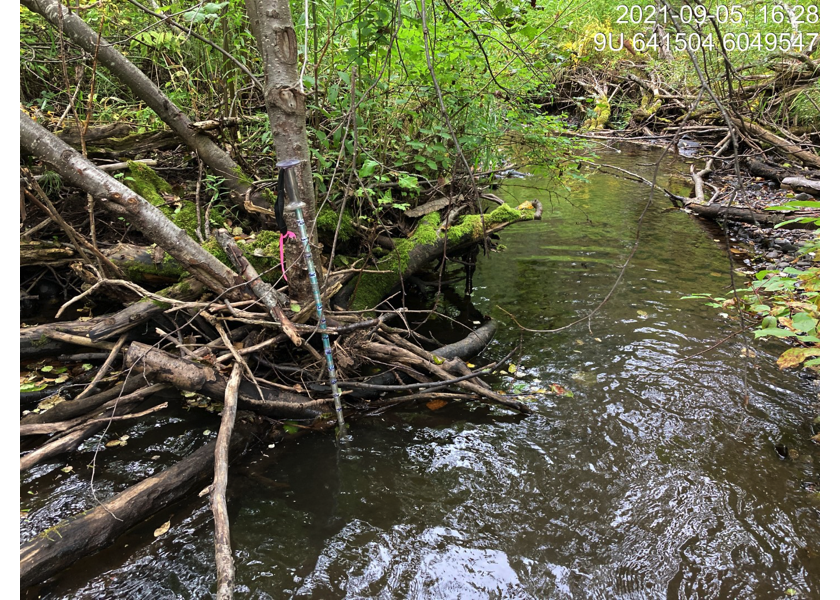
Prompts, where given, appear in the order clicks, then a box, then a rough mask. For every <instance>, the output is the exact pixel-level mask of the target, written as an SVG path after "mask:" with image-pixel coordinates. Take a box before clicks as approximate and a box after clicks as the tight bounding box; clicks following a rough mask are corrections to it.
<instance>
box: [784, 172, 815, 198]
mask: <svg viewBox="0 0 840 600" xmlns="http://www.w3.org/2000/svg"><path fill="white" fill-rule="evenodd" d="M782 187H783V188H788V189H791V190H793V191H794V192H800V193H805V194H811V195H813V196H819V195H820V182H819V181H817V180H814V179H806V178H805V177H785V178H784V179H782Z"/></svg>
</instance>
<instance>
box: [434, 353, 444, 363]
mask: <svg viewBox="0 0 840 600" xmlns="http://www.w3.org/2000/svg"><path fill="white" fill-rule="evenodd" d="M432 362H434V363H435V364H436V365H442V364H443V363H445V362H446V359H443V358H441V357H439V356H435V355H434V354H432Z"/></svg>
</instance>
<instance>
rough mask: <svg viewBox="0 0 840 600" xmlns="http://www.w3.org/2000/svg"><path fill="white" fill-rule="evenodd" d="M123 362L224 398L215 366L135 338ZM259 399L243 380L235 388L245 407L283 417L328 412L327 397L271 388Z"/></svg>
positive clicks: (165, 380)
mask: <svg viewBox="0 0 840 600" xmlns="http://www.w3.org/2000/svg"><path fill="white" fill-rule="evenodd" d="M125 366H126V368H131V369H132V371H133V372H138V371H139V372H141V373H143V376H144V377H146V378H148V379H149V380H151V381H157V382H159V383H168V384H170V385H172V386H174V387H176V388H178V389H181V390H185V391H190V392H198V393H200V394H204V395H205V396H208V397H209V398H211V399H213V400H218V401H222V402H223V401H224V398H225V388H226V387H227V378H226V377H225V376H224V375H222V374H221V373H220V372H219V371H217V370H216V369H213V368H212V367H208V366H202V365H197V364H195V363H193V362H191V361H188V360H184V359H181V358H176V357H174V356H172V355H170V354H168V353H166V352H164V351H162V350H158V349H157V348H154V347H152V346H147V345H146V344H141V343H138V342H135V343H133V344H131V346H130V347H129V349H128V351H127V352H126V354H125ZM263 396H264V397H265V399H263V398H262V397H261V396H260V393H259V391H258V390H257V388H256V386H255V385H254V384H252V383H251V382H248V381H243V382H242V385H241V386H240V389H239V402H240V403H241V404H242V406H243V407H244V408H246V409H248V410H253V411H255V412H259V413H261V414H264V415H267V416H270V417H277V418H287V419H314V418H317V417H318V416H320V415H321V414H322V413H324V412H329V405H330V403H331V402H332V399H331V398H327V399H325V400H310V399H309V398H306V397H304V396H300V395H298V394H292V393H289V392H283V391H277V390H272V391H271V392H263Z"/></svg>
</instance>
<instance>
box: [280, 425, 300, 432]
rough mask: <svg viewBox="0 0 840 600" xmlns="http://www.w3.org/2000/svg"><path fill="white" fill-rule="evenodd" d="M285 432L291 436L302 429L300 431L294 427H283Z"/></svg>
mask: <svg viewBox="0 0 840 600" xmlns="http://www.w3.org/2000/svg"><path fill="white" fill-rule="evenodd" d="M283 431H285V432H286V433H289V434H291V433H297V432H298V431H300V429H298V428H297V427H295V426H294V425H283Z"/></svg>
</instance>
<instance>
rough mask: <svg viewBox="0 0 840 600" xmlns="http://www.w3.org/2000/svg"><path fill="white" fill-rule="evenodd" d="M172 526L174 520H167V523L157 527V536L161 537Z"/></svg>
mask: <svg viewBox="0 0 840 600" xmlns="http://www.w3.org/2000/svg"><path fill="white" fill-rule="evenodd" d="M171 526H172V522H171V521H167V522H166V523H164V524H163V525H161V526H160V527H158V528H157V529H155V537H160V536H162V535H163V534H164V533H166V532H167V531H169V528H170V527H171Z"/></svg>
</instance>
